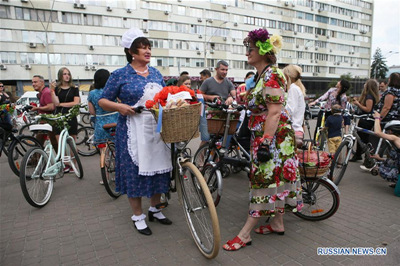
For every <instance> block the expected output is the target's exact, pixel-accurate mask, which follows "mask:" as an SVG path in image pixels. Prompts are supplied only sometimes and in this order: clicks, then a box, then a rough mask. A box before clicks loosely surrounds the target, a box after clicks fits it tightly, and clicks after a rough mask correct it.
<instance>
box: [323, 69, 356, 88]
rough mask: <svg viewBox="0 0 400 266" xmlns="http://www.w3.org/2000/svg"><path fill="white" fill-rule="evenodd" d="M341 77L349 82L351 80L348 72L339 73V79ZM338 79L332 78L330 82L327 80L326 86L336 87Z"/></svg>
mask: <svg viewBox="0 0 400 266" xmlns="http://www.w3.org/2000/svg"><path fill="white" fill-rule="evenodd" d="M342 79H345V80H348V81H349V82H351V73H350V72H348V73H347V74H342V75H340V78H339V80H342ZM339 80H332V81H331V82H329V84H328V87H329V88H333V87H336V84H337V83H338V81H339Z"/></svg>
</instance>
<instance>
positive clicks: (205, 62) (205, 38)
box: [204, 19, 228, 68]
mask: <svg viewBox="0 0 400 266" xmlns="http://www.w3.org/2000/svg"><path fill="white" fill-rule="evenodd" d="M208 22H209V23H212V22H213V21H212V19H206V21H205V27H204V67H205V68H207V67H208V66H207V44H208V43H209V42H210V41H211V38H212V37H214V36H215V34H216V33H217V31H218V30H219V28H217V29H215V31H214V32H213V33H212V34H211V36H210V38H209V39H208V40H207V23H208ZM226 23H228V21H224V22H222V23H221V24H219V25H218V27H221V26H222V25H225V24H226Z"/></svg>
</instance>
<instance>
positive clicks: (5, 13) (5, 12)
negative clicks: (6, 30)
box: [0, 5, 11, 18]
mask: <svg viewBox="0 0 400 266" xmlns="http://www.w3.org/2000/svg"><path fill="white" fill-rule="evenodd" d="M0 18H11V13H10V7H9V6H1V5H0Z"/></svg>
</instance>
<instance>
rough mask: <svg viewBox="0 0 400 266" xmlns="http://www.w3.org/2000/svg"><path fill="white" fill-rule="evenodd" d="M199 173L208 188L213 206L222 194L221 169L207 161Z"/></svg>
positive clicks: (216, 204)
mask: <svg viewBox="0 0 400 266" xmlns="http://www.w3.org/2000/svg"><path fill="white" fill-rule="evenodd" d="M201 173H202V174H203V177H204V179H205V181H206V183H207V186H208V189H209V190H210V193H211V196H212V198H213V201H214V205H215V207H217V206H218V203H219V201H220V199H221V196H222V174H221V171H220V170H219V169H218V168H217V167H216V166H215V164H212V163H207V164H206V165H205V166H204V167H203V169H202V171H201Z"/></svg>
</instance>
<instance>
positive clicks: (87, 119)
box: [82, 114, 90, 125]
mask: <svg viewBox="0 0 400 266" xmlns="http://www.w3.org/2000/svg"><path fill="white" fill-rule="evenodd" d="M82 122H83V123H85V124H87V125H90V115H89V114H84V115H83V116H82Z"/></svg>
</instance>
